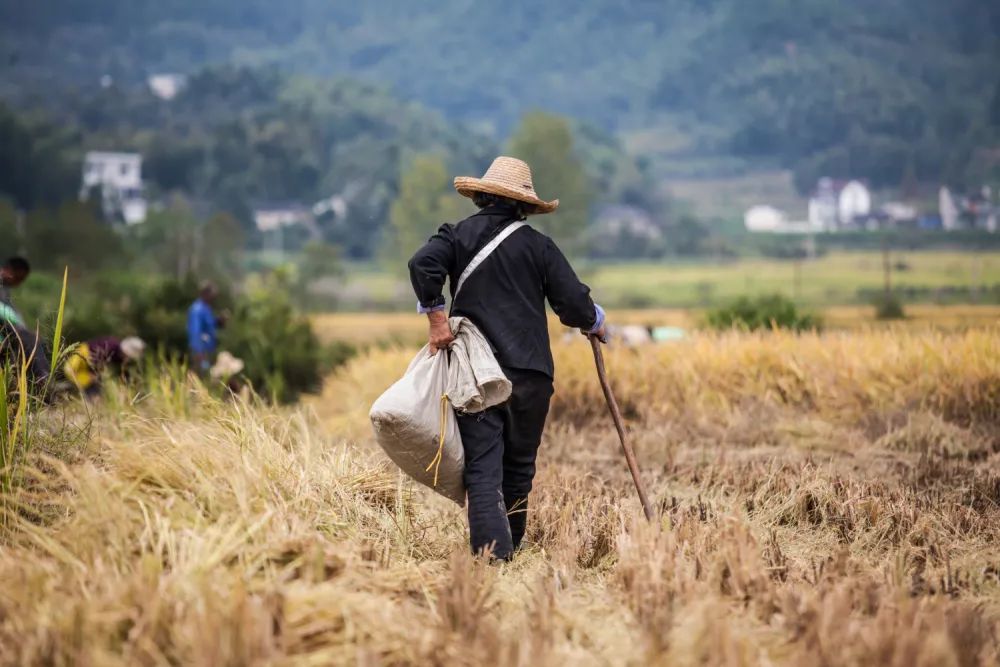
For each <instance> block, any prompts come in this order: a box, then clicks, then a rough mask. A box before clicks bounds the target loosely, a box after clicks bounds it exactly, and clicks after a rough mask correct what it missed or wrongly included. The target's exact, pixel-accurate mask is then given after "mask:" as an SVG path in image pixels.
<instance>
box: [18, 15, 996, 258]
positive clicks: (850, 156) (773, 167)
mask: <svg viewBox="0 0 1000 667" xmlns="http://www.w3.org/2000/svg"><path fill="white" fill-rule="evenodd" d="M164 72H170V73H182V74H185V75H188V76H189V77H190V80H191V84H190V86H189V88H188V90H186V91H185V92H184V94H182V95H181V96H180V97H179V98H178V99H177V100H175V101H173V102H171V103H170V105H165V104H163V103H162V101H160V100H156V99H155V98H154V97H153V96H152V95H150V94H149V93H148V91H147V90H145V87H144V82H145V80H146V77H148V76H149V75H151V74H156V73H164ZM102 77H110V78H109V79H106V82H107V81H110V82H112V83H111V85H110V86H106V87H104V88H102V87H101V86H99V84H98V82H99V81H100V80H101V78H102ZM0 95H2V98H3V100H4V102H5V104H6V107H8V110H9V111H8V114H12V115H13V116H17V115H19V114H25V113H30V114H32V116H31V117H32V119H34V118H36V117H37V116H38V115H39V114H42V115H43V116H44V118H46V119H47V121H46V122H47V123H48V125H46V127H48V128H49V130H47V131H46V132H47V134H45V135H44V136H46V137H48V143H46V144H45V150H47V151H50V152H52V151H55V152H58V150H59V148H58V147H59V145H60V143H59V142H60V141H62V142H63V144H64V145H65V146H68V147H70V152H73V151H74V150H78V149H80V150H82V149H83V148H87V147H96V146H99V145H100V146H105V145H110V144H114V145H117V146H125V147H131V148H136V149H141V150H143V151H144V153H145V154H146V155H147V157H148V166H149V171H148V174H149V176H150V177H151V179H152V182H153V184H154V186H156V187H159V188H161V189H163V190H164V191H167V190H171V189H176V188H181V189H187V190H198V189H199V188H200V189H201V190H202V191H205V192H211V194H212V196H213V197H214V198H215V200H216V201H221V202H223V203H224V204H225V207H226V208H227V209H229V210H233V211H235V212H237V213H243V214H245V211H246V207H247V205H248V204H247V202H248V200H249V198H250V197H251V196H253V197H257V198H258V199H259V198H269V199H294V198H300V199H308V198H309V197H315V196H320V195H323V194H326V193H329V192H330V191H333V190H335V189H337V188H342V187H344V184H345V183H347V182H349V181H350V174H351V173H355V174H356V173H359V172H362V171H363V172H365V173H369V174H378V175H379V177H380V178H381V181H380V182H381V183H382V184H383V185H384V189H385V191H384V192H368V193H367V196H366V199H365V200H366V201H367V202H368V205H369V208H370V210H369V211H368V213H367V214H366V215H367V216H368V217H369V218H373V217H375V216H379V215H383V214H384V212H385V210H386V208H387V206H388V201H389V200H390V199H391V197H392V195H393V193H394V191H395V190H396V189H397V187H398V178H396V177H395V176H393V174H396V173H397V172H398V171H399V169H400V162H401V161H405V159H406V156H407V155H409V154H411V153H413V152H419V151H421V150H424V149H427V148H429V147H436V146H442V145H444V146H446V147H447V152H448V161H449V167H451V168H453V169H458V168H462V169H466V168H469V169H473V168H474V169H478V168H481V167H482V166H483V163H484V162H485V161H486V160H487V159H488V156H489V155H491V154H493V153H494V152H495V151H496V150H498V149H500V148H501V147H503V145H504V142H505V141H506V140H507V138H508V137H509V135H510V134H511V132H512V131H513V129H514V128H515V126H516V125H517V123H518V122H519V119H520V118H521V117H522V116H523V114H524V113H526V112H528V111H530V110H534V109H543V110H546V111H550V112H553V113H556V114H561V115H564V116H566V117H568V118H570V119H571V120H572V123H573V124H574V127H575V129H576V141H577V145H578V146H579V147H580V150H581V151H582V152H583V153H584V154H585V158H586V159H587V160H588V165H589V169H590V171H591V173H592V174H595V175H598V176H602V177H603V178H604V181H606V183H605V186H604V187H603V190H602V196H603V197H604V199H616V198H617V199H621V198H622V197H623V195H622V193H623V192H626V191H632V192H636V191H642V190H644V189H646V186H647V185H648V184H652V187H659V184H660V183H662V182H663V181H665V180H669V179H671V178H677V179H689V178H714V177H740V176H745V175H747V174H755V173H774V172H775V171H781V172H782V173H788V174H791V178H792V182H793V183H794V186H795V188H796V189H797V191H798V192H799V193H805V192H807V191H808V190H809V189H810V188H811V187H812V186H813V185H814V184H815V182H816V179H817V178H818V177H819V176H824V175H825V176H832V177H835V178H847V177H852V178H863V179H866V180H867V181H868V182H869V183H870V184H871V185H872V186H873V187H875V188H886V189H897V190H909V191H913V192H918V191H920V189H921V188H922V187H923V188H925V189H926V190H927V191H928V192H929V191H931V190H933V189H936V187H937V186H938V185H940V184H941V183H942V182H945V183H949V184H952V185H954V186H956V187H978V186H979V185H980V184H982V183H984V182H992V181H995V180H997V178H998V173H1000V148H998V147H1000V3H996V2H986V1H974V0H955V1H953V2H949V3H941V2H936V1H933V0H906V1H904V0H879V1H878V2H871V1H862V0H845V1H842V2H838V3H830V2H826V1H820V0H799V1H792V0H753V1H749V2H748V1H745V0H744V1H740V0H699V1H697V2H695V1H693V0H659V1H655V2H654V1H632V2H621V1H617V2H612V1H610V0H594V1H592V2H587V3H577V2H569V1H565V0H558V1H551V2H544V3H538V2H532V1H529V0H511V1H509V2H505V3H483V2H475V1H473V0H442V1H439V2H434V3H425V4H422V5H420V6H418V5H417V4H416V3H412V2H404V1H402V0H368V1H366V2H364V3H346V2H328V1H325V0H285V1H284V2H281V3H274V2H270V1H264V0H201V1H194V0H157V1H155V2H154V1H152V0H130V1H128V2H126V1H123V0H117V1H115V0H88V1H86V2H84V1H82V0H34V1H33V2H31V3H25V2H22V1H21V0H0ZM19 122H21V125H22V126H25V127H26V126H28V125H30V126H31V127H32V128H33V129H31V131H32V132H35V131H37V127H38V126H39V124H38V123H37V122H35V121H34V120H32V122H31V123H26V122H25V121H23V120H22V121H19ZM14 123H15V121H14V120H8V125H10V126H11V127H13V126H14V125H13V124H14ZM0 125H2V123H0ZM19 127H20V126H19ZM22 129H24V127H22ZM57 130H58V131H57ZM17 131H20V130H17ZM9 133H13V134H12V135H11V136H14V135H16V131H15V130H9ZM74 134H75V137H76V138H75V139H74V138H73V135H74ZM18 136H20V135H18ZM52 137H62V138H61V139H53V138H52ZM53 145H54V146H56V148H53ZM206 145H211V146H213V148H212V150H211V151H210V153H211V155H210V156H208V157H206V153H205V149H204V146H206ZM248 146H249V147H250V148H248ZM621 174H626V176H621V177H619V176H620V175H621ZM68 178H69V177H68V176H67V180H68ZM630 179H631V180H630ZM616 180H617V181H619V186H618V187H617V188H614V187H612V186H610V185H608V183H610V182H612V181H616ZM623 180H624V181H629V180H630V182H627V183H625V184H624V185H622V184H621V183H620V182H621V181H623ZM371 188H372V189H376V188H375V186H374V185H372V186H371ZM611 190H615V192H611ZM196 194H197V193H196ZM709 198H711V195H709ZM376 200H377V202H378V204H377V205H375V204H372V203H371V202H373V201H376ZM645 203H648V202H645ZM335 236H336V235H335ZM341 237H343V238H341ZM348 237H350V234H349V233H347V232H346V231H345V232H344V234H341V235H340V237H337V238H335V239H334V240H336V241H337V242H343V241H344V239H345V238H348ZM371 238H372V239H373V238H374V236H372V237H371ZM371 243H373V241H372V240H371V239H368V240H365V241H363V242H362V243H361V246H359V247H358V248H355V249H354V250H352V252H353V253H355V254H357V253H362V254H363V253H365V252H368V251H370V246H371Z"/></svg>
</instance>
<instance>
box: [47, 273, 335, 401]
mask: <svg viewBox="0 0 1000 667" xmlns="http://www.w3.org/2000/svg"><path fill="white" fill-rule="evenodd" d="M197 292H198V281H197V279H196V278H195V277H194V276H188V277H187V278H185V279H183V280H174V279H165V280H163V279H160V280H144V279H142V277H141V276H124V277H123V276H102V277H101V278H100V280H99V281H98V282H97V283H95V284H94V285H92V286H91V287H90V288H89V289H87V291H86V292H85V295H86V296H81V297H80V298H79V299H75V300H72V301H71V303H70V307H69V308H68V314H67V318H68V319H67V325H66V333H67V338H68V339H69V340H71V341H85V340H88V339H90V338H94V337H96V336H103V335H108V334H113V335H116V336H127V335H136V336H139V337H140V338H142V339H143V340H144V341H146V344H147V345H148V346H149V349H150V351H151V352H155V353H157V354H161V355H162V356H163V357H164V358H167V359H182V358H183V357H185V356H186V355H187V310H188V308H189V307H190V305H191V302H192V301H193V300H194V299H195V296H196V294H197ZM292 296H293V295H292V290H290V289H289V285H288V283H287V279H286V277H285V276H284V275H283V274H275V275H273V276H271V277H270V278H268V279H261V280H257V281H256V282H253V281H251V283H250V286H249V288H248V290H247V293H246V295H243V296H240V297H238V298H234V297H232V296H230V294H229V293H228V292H227V290H226V289H225V287H224V286H221V293H220V295H219V299H218V301H217V302H216V304H215V311H216V313H222V312H224V311H231V313H232V314H231V317H230V318H229V320H228V322H227V325H226V326H225V327H224V328H223V329H222V330H220V332H219V334H220V341H219V342H220V349H224V350H228V351H229V352H231V353H233V354H234V355H236V356H237V357H240V358H241V359H243V361H244V363H245V370H244V375H245V377H246V378H247V379H248V380H249V381H250V382H251V383H252V385H253V387H254V388H255V389H256V390H257V391H258V392H260V393H261V394H262V395H264V396H266V397H268V398H272V399H274V400H277V401H282V402H286V401H292V400H294V399H296V398H297V397H298V396H299V394H301V393H303V392H308V391H312V390H315V389H318V388H319V386H320V383H321V381H322V377H323V374H324V373H325V371H326V370H327V369H329V368H332V367H334V366H337V365H340V364H342V363H344V362H345V361H346V360H347V359H349V358H350V357H352V356H353V355H354V349H353V348H352V347H350V346H344V345H340V346H335V347H333V348H331V349H324V348H323V347H322V346H321V345H320V343H319V341H318V339H317V338H316V336H315V335H314V333H313V331H312V327H311V325H310V322H309V320H308V319H307V318H306V317H304V316H302V315H300V314H299V313H298V312H297V311H296V309H295V308H294V306H293V304H292V301H291V299H292Z"/></svg>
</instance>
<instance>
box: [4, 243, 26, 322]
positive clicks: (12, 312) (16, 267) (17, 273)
mask: <svg viewBox="0 0 1000 667" xmlns="http://www.w3.org/2000/svg"><path fill="white" fill-rule="evenodd" d="M30 274H31V264H29V263H28V260H26V259H25V258H23V257H9V258H8V259H7V261H6V262H4V263H3V266H0V320H2V321H4V322H7V323H9V324H11V325H13V326H15V327H20V328H22V329H23V328H25V326H24V319H22V317H21V315H20V314H19V313H18V312H17V310H16V309H15V308H14V304H13V303H12V300H11V294H10V292H11V290H12V289H15V288H16V287H19V286H20V285H21V283H23V282H24V281H25V280H27V278H28V275H30Z"/></svg>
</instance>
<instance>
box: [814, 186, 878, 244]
mask: <svg viewBox="0 0 1000 667" xmlns="http://www.w3.org/2000/svg"><path fill="white" fill-rule="evenodd" d="M871 212H872V195H871V192H870V191H869V190H868V187H867V186H866V185H865V184H864V183H862V182H861V181H855V180H852V181H846V182H844V181H834V180H833V179H832V178H821V179H819V183H817V184H816V191H815V192H814V193H813V196H812V197H810V199H809V225H810V227H812V228H813V229H814V230H816V231H824V232H832V231H836V230H837V229H842V228H845V227H863V226H864V225H865V223H866V222H867V220H868V218H869V217H870V216H871Z"/></svg>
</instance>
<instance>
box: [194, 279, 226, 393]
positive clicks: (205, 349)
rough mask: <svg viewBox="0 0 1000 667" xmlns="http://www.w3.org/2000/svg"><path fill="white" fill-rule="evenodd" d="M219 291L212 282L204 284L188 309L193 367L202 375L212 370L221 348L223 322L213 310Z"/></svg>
mask: <svg viewBox="0 0 1000 667" xmlns="http://www.w3.org/2000/svg"><path fill="white" fill-rule="evenodd" d="M218 296H219V290H218V289H217V288H216V287H215V285H214V284H213V283H211V282H207V281H206V282H204V283H202V284H201V288H200V289H199V290H198V298H197V299H195V302H194V303H192V304H191V307H190V308H188V319H187V335H188V350H190V352H191V365H192V366H193V367H194V369H195V370H196V371H197V372H198V374H200V375H205V374H207V373H208V372H209V370H210V369H211V368H212V361H213V358H214V357H215V352H216V350H217V349H218V347H219V337H218V329H219V327H220V326H221V324H222V321H221V320H220V319H219V318H218V317H216V315H215V311H213V310H212V306H213V304H215V300H216V299H217V298H218Z"/></svg>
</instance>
